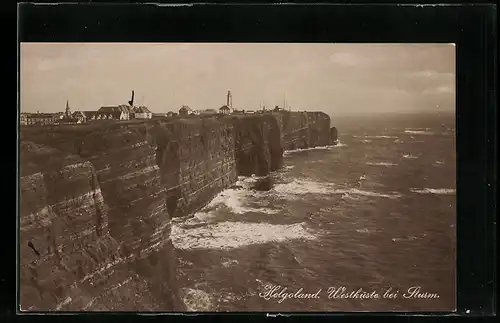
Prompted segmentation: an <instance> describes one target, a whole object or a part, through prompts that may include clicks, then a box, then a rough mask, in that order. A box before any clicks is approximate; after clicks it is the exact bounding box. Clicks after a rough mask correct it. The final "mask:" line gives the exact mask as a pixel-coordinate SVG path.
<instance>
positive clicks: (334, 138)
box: [330, 127, 338, 142]
mask: <svg viewBox="0 0 500 323" xmlns="http://www.w3.org/2000/svg"><path fill="white" fill-rule="evenodd" d="M330 137H331V138H332V141H333V142H335V141H337V140H338V132H337V128H336V127H331V128H330Z"/></svg>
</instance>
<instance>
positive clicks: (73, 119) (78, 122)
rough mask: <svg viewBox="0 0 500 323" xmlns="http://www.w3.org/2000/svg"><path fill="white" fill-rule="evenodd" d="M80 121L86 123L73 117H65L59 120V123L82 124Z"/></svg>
mask: <svg viewBox="0 0 500 323" xmlns="http://www.w3.org/2000/svg"><path fill="white" fill-rule="evenodd" d="M80 123H84V121H82V120H81V119H78V118H73V117H70V118H67V117H64V118H63V119H62V120H60V121H59V124H80Z"/></svg>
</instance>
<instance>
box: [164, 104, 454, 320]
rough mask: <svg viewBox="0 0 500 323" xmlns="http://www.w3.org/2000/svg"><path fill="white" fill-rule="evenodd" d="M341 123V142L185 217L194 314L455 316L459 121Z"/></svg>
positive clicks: (288, 156)
mask: <svg viewBox="0 0 500 323" xmlns="http://www.w3.org/2000/svg"><path fill="white" fill-rule="evenodd" d="M332 125H335V126H336V127H337V128H338V131H339V142H338V143H337V144H336V145H331V146H325V147H315V148H311V149H302V150H301V149H299V150H294V151H287V152H285V158H284V165H283V167H282V168H281V169H280V170H278V171H276V172H273V173H271V174H270V175H269V176H267V177H256V176H251V177H239V178H238V182H237V183H236V185H235V186H234V187H232V188H230V189H227V190H225V191H223V192H221V193H220V194H219V195H217V196H216V197H215V198H214V199H213V200H212V201H211V202H210V203H209V204H208V205H207V206H206V207H205V208H204V209H202V210H201V211H200V212H197V213H196V214H194V215H192V216H190V217H186V218H176V219H174V220H173V227H172V241H173V244H174V246H175V248H176V254H177V259H178V262H177V271H178V281H179V285H180V290H181V296H182V298H183V300H184V302H185V304H186V307H187V309H188V311H207V312H280V313H283V312H365V311H377V312H393V311H396V312H400V311H412V312H431V311H453V310H455V307H456V306H455V293H456V290H455V269H456V268H455V267H456V266H455V264H456V260H455V252H456V247H455V246H456V232H455V231H456V228H455V226H456V208H455V206H456V192H455V187H456V186H455V179H456V175H455V171H456V153H455V116H454V114H453V113H437V112H436V113H426V114H401V115H397V114H381V115H376V116H373V115H371V116H354V117H343V118H332Z"/></svg>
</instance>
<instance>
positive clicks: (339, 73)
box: [19, 43, 455, 116]
mask: <svg viewBox="0 0 500 323" xmlns="http://www.w3.org/2000/svg"><path fill="white" fill-rule="evenodd" d="M19 64H20V108H21V112H36V111H40V112H58V111H64V109H65V107H66V100H68V101H69V105H70V107H71V109H72V111H77V110H84V111H86V110H97V109H99V108H100V107H101V106H106V105H119V104H127V101H128V100H130V97H131V92H132V90H134V91H135V104H134V105H146V106H147V107H148V108H149V109H150V110H151V111H152V112H154V113H161V112H168V111H176V112H177V111H178V110H179V108H180V107H181V106H182V105H188V106H190V107H191V108H192V109H196V110H201V109H218V108H220V107H221V106H222V105H223V104H225V102H226V94H227V91H228V90H231V92H232V97H233V108H235V109H238V110H258V109H259V108H260V105H261V104H263V105H265V106H266V107H267V108H272V107H274V106H276V105H280V106H282V105H283V101H284V98H286V104H287V106H289V107H290V108H291V110H295V111H297V110H299V111H303V110H307V111H324V112H326V113H328V114H329V115H330V116H341V115H359V114H380V113H391V112H398V113H412V112H424V111H425V112H427V111H454V110H455V46H454V45H453V44H347V43H344V44H328V43H321V44H315V43H307V44H305V43H302V44H301V43H267V44H258V43H246V44H245V43H212V44H210V43H22V44H21V49H20V60H19Z"/></svg>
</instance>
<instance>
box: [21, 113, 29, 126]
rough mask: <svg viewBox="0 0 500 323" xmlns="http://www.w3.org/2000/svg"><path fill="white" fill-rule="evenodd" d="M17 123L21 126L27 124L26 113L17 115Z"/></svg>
mask: <svg viewBox="0 0 500 323" xmlns="http://www.w3.org/2000/svg"><path fill="white" fill-rule="evenodd" d="M19 124H20V125H22V126H25V125H27V124H28V114H27V113H21V114H20V115H19Z"/></svg>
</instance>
